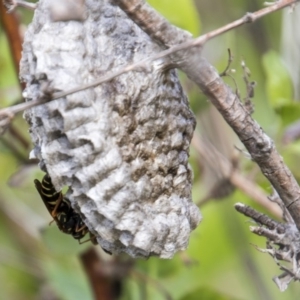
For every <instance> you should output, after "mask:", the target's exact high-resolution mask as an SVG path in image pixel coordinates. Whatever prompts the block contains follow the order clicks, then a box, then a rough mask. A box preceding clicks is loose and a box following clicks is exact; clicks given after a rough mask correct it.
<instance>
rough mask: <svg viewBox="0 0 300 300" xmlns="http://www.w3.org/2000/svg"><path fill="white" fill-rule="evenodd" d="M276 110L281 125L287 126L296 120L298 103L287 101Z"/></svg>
mask: <svg viewBox="0 0 300 300" xmlns="http://www.w3.org/2000/svg"><path fill="white" fill-rule="evenodd" d="M276 112H277V113H278V114H279V115H280V117H281V121H282V124H283V126H287V125H289V124H291V123H293V122H295V121H297V120H299V116H300V103H299V102H293V103H287V104H284V105H282V106H281V107H278V108H277V109H276Z"/></svg>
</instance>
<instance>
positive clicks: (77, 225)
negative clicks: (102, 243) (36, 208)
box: [34, 174, 97, 245]
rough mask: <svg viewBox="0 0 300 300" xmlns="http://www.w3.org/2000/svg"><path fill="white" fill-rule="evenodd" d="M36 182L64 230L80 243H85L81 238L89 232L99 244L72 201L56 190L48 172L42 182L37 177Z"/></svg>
mask: <svg viewBox="0 0 300 300" xmlns="http://www.w3.org/2000/svg"><path fill="white" fill-rule="evenodd" d="M34 184H35V187H36V189H37V191H38V192H39V194H40V196H41V198H42V200H43V202H44V204H45V206H46V208H47V209H48V211H49V213H50V214H51V216H52V217H53V220H54V221H55V223H56V224H57V226H58V228H59V229H60V230H61V231H62V232H64V233H66V234H71V235H72V236H73V238H74V239H76V240H78V241H79V243H80V244H82V243H84V242H81V241H80V240H81V239H82V238H83V237H84V236H85V235H86V234H87V233H90V239H89V240H90V241H91V242H92V243H93V244H95V245H96V244H97V241H96V237H95V235H93V234H92V233H91V232H90V231H89V229H88V228H87V226H86V225H85V224H84V222H83V220H82V218H81V216H80V214H79V213H77V212H76V211H75V210H74V209H73V208H72V206H71V203H70V201H69V200H68V199H67V198H65V197H64V196H63V194H62V192H57V191H56V190H55V188H54V186H53V184H52V181H51V178H50V176H49V175H48V174H46V175H45V176H44V177H43V179H42V182H40V181H39V180H37V179H35V180H34ZM89 240H87V241H89ZM85 242H86V241H85Z"/></svg>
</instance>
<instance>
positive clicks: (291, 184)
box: [115, 0, 300, 230]
mask: <svg viewBox="0 0 300 300" xmlns="http://www.w3.org/2000/svg"><path fill="white" fill-rule="evenodd" d="M296 2H297V1H291V0H282V1H277V2H276V3H274V4H273V5H272V6H269V7H267V8H264V9H262V10H260V11H258V12H256V13H251V14H249V13H247V14H246V16H245V17H243V18H241V19H240V20H238V21H236V22H233V23H231V24H229V25H227V26H224V28H223V29H222V30H221V29H219V30H217V31H215V32H212V33H211V34H210V35H209V36H208V37H207V39H209V38H211V37H212V36H215V34H216V32H218V34H219V33H220V32H224V31H227V30H229V29H231V28H233V27H237V26H239V25H241V24H243V23H245V22H253V21H255V20H256V19H258V18H259V17H262V16H264V15H266V14H268V13H270V12H273V11H276V10H278V9H281V8H284V7H286V6H289V5H292V4H294V3H296ZM115 3H116V4H117V5H119V6H120V8H121V9H123V10H124V11H125V12H126V13H127V14H128V16H129V17H130V18H131V19H132V20H133V21H134V22H136V23H137V24H138V25H139V26H141V28H143V30H144V31H145V32H146V33H148V34H149V35H150V36H151V37H152V38H154V39H155V40H157V41H158V42H159V43H160V44H163V45H165V47H166V48H168V47H170V46H172V45H174V43H176V42H178V41H183V42H187V41H188V40H189V39H190V37H189V36H188V34H187V33H186V32H185V31H180V30H175V29H174V26H172V25H171V24H169V23H168V22H167V21H166V20H164V19H163V18H162V17H161V16H160V15H159V14H158V13H157V12H155V11H154V10H152V9H150V8H149V7H148V5H147V4H146V3H145V1H143V0H119V1H115ZM149 20H151V21H149ZM151 24H156V26H155V27H151ZM158 29H159V30H158ZM197 40H198V39H196V40H193V41H194V44H195V45H199V44H200V43H197V42H196V41H197ZM203 42H204V39H203ZM177 47H178V46H177ZM170 57H171V60H172V63H173V64H174V65H176V66H177V67H178V68H180V69H181V70H182V71H183V72H185V73H186V75H187V76H188V77H189V78H190V79H191V80H193V81H194V82H195V83H196V84H197V85H198V86H199V88H200V89H201V91H202V92H203V93H204V94H205V95H206V96H207V97H208V98H209V99H210V101H211V102H212V104H213V105H214V106H215V107H216V108H217V109H218V111H219V112H220V113H221V115H222V116H223V118H224V119H225V120H226V122H227V123H228V124H229V125H230V126H231V128H232V129H233V130H234V131H235V133H236V134H237V135H238V137H239V139H240V140H241V142H242V143H243V144H244V145H245V147H246V148H247V150H248V151H249V153H250V155H251V157H252V159H253V160H254V161H255V162H256V163H257V164H258V165H259V167H260V169H261V171H262V173H263V174H264V175H265V176H266V178H267V179H268V180H269V181H270V182H271V184H272V185H273V187H274V188H275V189H276V191H277V192H278V194H279V196H280V197H281V199H282V201H283V202H284V204H285V206H286V208H287V209H288V211H289V212H290V214H291V216H292V218H293V220H294V221H295V224H296V226H297V228H298V229H299V230H300V201H299V200H300V189H299V186H298V183H297V181H296V179H295V178H294V176H293V174H292V173H291V171H290V170H289V168H288V167H287V166H286V165H285V164H284V162H283V159H282V157H281V156H280V154H279V153H278V152H277V150H276V148H275V145H274V143H273V141H272V139H271V138H270V137H269V136H268V135H267V134H266V133H265V132H264V131H263V129H262V128H261V127H260V125H259V124H258V123H257V122H256V121H255V120H254V119H253V118H252V116H251V115H250V114H249V113H248V111H247V109H245V107H244V106H243V104H242V102H241V99H239V98H238V96H237V95H236V94H235V93H234V92H233V91H232V89H231V88H230V87H229V86H228V85H226V84H225V83H224V81H223V80H222V78H221V77H220V76H219V74H218V73H217V71H216V70H215V68H214V67H213V66H212V65H210V64H209V63H208V62H207V61H206V59H205V58H204V57H201V55H200V51H199V47H192V48H187V49H185V50H183V51H178V52H176V53H174V54H172V55H170Z"/></svg>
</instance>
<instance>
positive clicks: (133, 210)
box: [20, 0, 201, 258]
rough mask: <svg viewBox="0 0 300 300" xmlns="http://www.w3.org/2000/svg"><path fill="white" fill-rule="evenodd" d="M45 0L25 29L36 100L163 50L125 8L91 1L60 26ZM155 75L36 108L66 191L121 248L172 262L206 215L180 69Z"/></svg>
mask: <svg viewBox="0 0 300 300" xmlns="http://www.w3.org/2000/svg"><path fill="white" fill-rule="evenodd" d="M51 1H52V0H41V1H39V4H38V8H37V9H36V11H35V15H34V19H33V21H32V24H31V25H30V26H29V28H28V31H27V32H26V35H25V42H24V49H23V57H22V61H21V74H20V76H21V78H22V79H23V80H24V81H25V82H26V84H27V87H26V90H25V92H26V98H27V100H28V101H30V100H32V99H36V98H38V97H40V95H41V94H43V93H44V92H45V89H46V90H47V89H51V90H54V91H67V90H69V89H71V88H74V87H77V86H80V85H83V84H86V83H90V82H93V81H95V80H96V79H98V78H99V77H101V76H103V75H104V74H107V73H108V72H111V71H115V70H118V69H120V68H121V67H122V66H125V65H127V64H130V63H133V62H137V61H140V60H142V59H144V58H146V57H148V56H150V55H153V54H155V53H157V52H159V51H161V50H162V49H161V48H160V47H159V46H158V45H157V44H155V43H154V42H152V41H151V39H150V38H149V37H148V36H147V35H146V34H145V33H144V32H143V31H142V30H141V29H140V28H139V27H138V26H137V25H135V24H134V23H133V22H132V21H131V20H130V19H128V17H127V16H126V15H125V14H124V13H123V11H121V10H120V9H119V8H118V7H116V6H112V5H111V4H109V3H108V1H100V0H87V1H86V2H85V13H84V16H85V18H84V19H83V20H79V21H78V20H77V21H64V22H63V21H58V22H53V21H52V20H51V18H50V12H49V5H50V4H51ZM162 66H163V62H162V61H160V62H159V63H158V62H156V63H154V64H153V68H152V70H150V72H149V71H148V72H145V71H139V72H131V73H126V74H124V75H122V76H119V77H117V78H115V79H113V80H112V81H111V82H108V83H105V84H102V85H99V86H97V87H95V88H89V89H87V90H84V91H81V92H77V93H74V94H71V95H69V96H67V97H65V98H63V99H58V100H55V101H51V102H49V103H47V104H45V105H41V106H38V107H34V108H32V109H30V110H27V111H26V113H25V118H26V120H27V121H28V123H29V125H30V134H31V138H32V141H33V143H34V146H35V147H34V149H33V150H32V153H31V156H32V157H36V158H38V159H39V160H40V167H41V168H42V170H44V171H46V170H47V172H48V173H49V175H50V176H51V178H52V182H53V184H54V186H55V188H56V189H57V190H58V191H59V190H61V189H62V188H63V187H64V186H68V187H69V190H68V193H67V197H68V198H69V199H70V201H71V203H72V206H73V207H74V209H75V210H77V211H78V212H80V213H81V214H82V216H83V218H84V221H85V223H86V225H87V226H88V227H89V229H90V231H91V232H92V233H94V234H95V235H96V236H97V240H98V242H99V244H100V245H101V246H102V247H103V248H105V249H106V250H108V251H110V252H112V253H120V252H127V253H128V254H129V255H131V256H133V257H148V256H151V255H157V256H160V257H162V258H170V257H172V256H173V255H174V253H175V252H176V251H178V250H183V249H185V248H186V247H187V245H188V239H189V235H190V232H191V231H192V230H193V229H195V228H196V226H197V224H198V223H199V221H200V219H201V217H200V213H199V211H198V208H197V207H196V206H195V205H194V204H193V203H192V201H191V185H192V171H191V169H190V167H189V165H188V156H189V144H190V141H191V138H192V135H193V130H194V127H195V119H194V116H193V114H192V112H191V111H190V109H189V104H188V100H187V98H186V96H185V94H184V93H183V91H182V88H181V86H180V83H179V80H178V78H177V75H176V72H175V71H174V70H165V69H164V68H163V67H162Z"/></svg>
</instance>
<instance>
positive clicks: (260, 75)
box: [0, 0, 300, 300]
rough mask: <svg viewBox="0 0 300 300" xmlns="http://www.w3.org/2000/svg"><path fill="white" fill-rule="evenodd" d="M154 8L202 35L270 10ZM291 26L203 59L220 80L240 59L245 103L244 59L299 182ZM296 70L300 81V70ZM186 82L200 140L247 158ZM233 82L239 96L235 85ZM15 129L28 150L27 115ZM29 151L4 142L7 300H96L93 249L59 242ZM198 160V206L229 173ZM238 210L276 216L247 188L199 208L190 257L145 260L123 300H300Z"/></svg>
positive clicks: (258, 101)
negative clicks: (86, 257) (84, 260)
mask: <svg viewBox="0 0 300 300" xmlns="http://www.w3.org/2000/svg"><path fill="white" fill-rule="evenodd" d="M148 2H149V3H150V4H151V5H153V6H154V7H155V8H157V10H159V11H160V12H161V13H162V14H163V15H164V16H165V17H166V18H168V19H169V20H170V21H171V22H172V23H173V24H175V25H177V26H179V27H181V28H183V29H185V30H188V31H190V32H192V33H193V35H194V36H198V35H200V34H202V33H206V32H208V31H209V30H212V29H215V28H218V27H219V26H222V25H225V24H227V23H228V22H231V21H234V20H235V19H237V18H240V17H242V16H243V15H244V14H245V13H246V12H248V11H255V10H258V9H260V8H262V7H263V6H262V5H263V1H258V0H254V1H247V0H230V1H229V0H223V1H220V0H195V1H192V0H151V1H148ZM17 15H18V16H19V18H20V20H21V22H22V24H24V25H23V26H25V25H26V24H28V22H29V21H30V19H31V18H32V13H31V12H29V11H26V10H24V9H18V10H17ZM284 20H285V19H283V18H282V12H276V13H274V14H272V15H268V16H266V17H264V18H263V19H261V20H258V21H257V22H256V23H254V24H247V25H245V26H242V27H241V28H238V29H236V30H234V31H231V32H228V33H226V34H224V35H222V36H220V37H217V38H215V39H214V40H212V41H210V42H209V43H208V44H207V45H205V47H204V49H203V55H204V56H206V57H207V58H208V59H209V61H211V63H212V64H213V65H214V66H216V68H217V69H218V70H219V72H222V71H223V70H224V69H225V68H226V65H227V62H228V52H227V49H228V48H230V49H231V52H232V54H233V56H234V61H233V63H232V65H231V68H232V69H235V70H236V71H235V73H231V75H232V76H234V78H235V82H236V86H237V87H238V89H239V92H240V94H241V95H242V98H243V97H245V95H246V87H245V83H244V81H243V79H242V77H243V70H242V68H241V66H240V65H241V60H242V59H243V60H245V62H246V64H247V67H248V68H249V69H250V71H251V80H254V81H256V82H257V86H256V88H255V97H254V99H253V102H254V107H255V112H254V114H253V116H254V118H255V119H256V120H257V121H258V122H259V124H260V125H261V126H262V127H263V128H264V130H265V131H266V132H267V134H269V135H270V136H271V137H272V138H273V139H274V140H275V143H276V145H277V147H278V149H279V151H280V152H281V154H282V156H283V157H284V159H285V162H286V163H287V164H288V166H289V167H290V168H291V170H292V172H293V173H294V174H295V176H296V178H297V179H298V178H299V177H300V173H299V170H300V168H299V166H298V161H299V154H300V143H299V141H294V142H292V143H290V144H285V143H283V136H284V133H285V130H286V128H287V127H288V126H289V125H290V124H292V123H293V122H294V121H296V120H297V119H299V112H300V106H299V102H297V100H299V99H295V96H294V95H296V93H295V91H294V89H293V85H292V79H291V77H290V73H289V71H288V70H289V67H288V66H287V65H286V64H285V61H284V60H283V57H282V48H283V47H292V43H293V42H295V41H293V40H291V41H289V40H288V41H286V40H285V43H289V42H290V43H291V44H290V45H282V44H281V40H282V35H283V34H285V32H284V28H285V27H284V26H285V24H284ZM20 30H21V31H22V30H24V27H21V28H20ZM295 30H296V29H295ZM298 43H299V41H298ZM298 52H299V49H298ZM295 67H296V68H298V72H299V68H300V66H299V65H297V66H295ZM180 76H181V78H182V83H183V85H184V87H185V90H186V91H187V93H188V95H189V98H190V103H191V107H192V108H193V110H194V113H195V114H196V116H197V120H198V127H197V129H196V133H195V135H197V136H199V137H201V138H205V139H209V141H211V143H212V144H213V145H214V146H215V147H217V149H218V151H219V152H220V153H222V154H223V155H224V156H226V157H227V158H228V160H231V159H232V157H233V153H234V148H235V146H237V147H239V148H241V149H242V150H244V149H243V147H242V146H241V145H240V143H239V142H238V140H237V138H236V137H235V136H234V134H232V132H231V131H230V130H228V128H225V126H223V125H222V126H219V125H218V124H219V122H220V121H219V118H218V116H216V114H213V116H214V117H213V118H211V119H210V122H211V123H207V122H206V123H205V122H204V121H203V120H204V119H205V118H206V117H205V115H206V116H207V115H210V112H211V108H210V105H209V103H208V101H207V99H206V98H205V97H204V96H203V95H202V93H201V92H200V91H199V90H198V89H197V87H195V86H194V85H193V83H191V82H190V81H188V80H187V79H186V77H185V76H184V74H180ZM225 81H226V82H227V83H228V84H229V85H231V86H232V88H233V89H235V88H236V86H235V83H234V81H233V80H232V79H231V78H230V77H227V78H225ZM18 101H21V92H20V88H19V84H18V78H17V75H16V73H15V70H14V67H13V64H12V60H11V55H10V51H9V47H8V41H7V39H6V36H5V33H4V31H3V28H0V107H1V108H2V107H6V106H8V105H11V104H14V103H16V102H18ZM204 123H205V125H204ZM13 126H14V128H17V130H18V132H20V133H21V134H22V136H24V137H25V139H26V141H27V142H28V143H30V140H29V134H28V129H27V128H28V127H27V124H26V123H25V121H24V120H23V119H22V116H21V115H19V116H18V117H17V118H16V119H15V120H14V122H13ZM213 127H215V128H213ZM25 144H26V143H25ZM25 144H24V143H22V142H20V140H18V139H17V138H16V137H15V136H14V135H13V134H12V133H11V132H10V131H8V132H7V133H6V134H5V135H4V136H1V139H0V232H1V234H0V299H5V300H6V299H12V300H19V299H20V300H23V299H35V300H37V299H62V300H81V299H87V300H88V299H93V296H92V292H91V290H90V287H89V283H88V279H87V277H86V274H85V272H84V270H83V268H82V264H81V262H80V259H79V256H78V255H79V254H80V253H82V252H84V251H85V250H86V249H87V248H88V247H89V246H90V245H88V244H89V243H86V244H84V245H78V243H77V241H75V240H73V239H72V238H69V237H68V236H65V235H63V234H62V233H60V232H59V230H58V229H57V228H56V226H54V225H52V226H48V225H49V222H50V221H51V218H50V216H49V214H48V212H47V211H46V209H45V207H44V205H43V203H42V201H40V198H39V195H38V194H37V192H36V190H35V188H34V184H33V180H34V178H41V177H42V173H41V172H40V171H39V169H38V167H37V165H36V164H32V163H30V162H29V161H28V155H29V151H30V147H25ZM237 160H238V161H239V170H240V172H241V174H243V175H245V176H248V177H251V180H252V181H253V182H254V184H255V185H257V186H260V187H261V188H263V189H264V190H265V191H266V193H270V192H271V186H270V184H269V183H268V182H267V181H266V180H265V179H264V178H263V176H262V175H261V174H260V172H259V171H258V169H257V167H256V166H255V165H254V163H252V162H251V161H250V160H249V159H248V158H247V155H244V154H243V153H242V154H241V153H239V154H238V158H237ZM190 161H191V164H192V167H193V170H194V175H195V179H194V188H193V199H194V201H195V202H198V201H199V200H200V199H202V198H203V197H205V196H206V195H207V194H208V193H209V190H210V188H211V187H212V186H213V183H215V182H217V181H218V178H220V177H222V174H220V173H221V171H220V167H219V165H218V159H216V160H215V165H214V166H210V167H209V172H205V170H207V168H208V167H207V161H206V158H205V157H203V156H200V155H199V153H198V152H197V150H196V149H195V148H194V147H192V149H191V160H190ZM221 192H222V191H220V193H221ZM216 198H221V196H220V195H218V196H216ZM236 202H243V203H247V204H250V205H252V206H254V207H256V208H257V209H259V210H260V211H263V212H265V213H268V212H267V211H266V210H265V209H264V208H262V207H260V206H259V205H258V204H256V203H254V202H253V200H252V199H251V197H250V196H249V195H246V194H245V193H243V192H242V191H240V190H239V189H235V190H233V189H231V190H230V192H229V193H225V197H222V199H220V200H219V201H214V200H213V199H212V200H211V201H207V203H206V204H205V205H203V207H202V208H201V212H202V214H203V220H202V222H201V224H200V225H199V227H198V228H197V229H196V230H195V231H194V232H193V233H192V235H191V239H190V245H189V247H188V249H187V251H186V252H184V253H179V254H177V255H176V256H175V257H174V259H172V260H160V259H157V258H150V259H148V260H137V261H136V262H135V264H134V265H133V266H132V268H131V269H130V270H129V271H128V272H127V273H126V276H124V277H123V278H122V288H121V298H120V299H122V300H135V299H150V300H152V299H155V300H156V299H158V300H159V299H176V300H194V299H203V300H218V299H224V300H225V299H233V300H234V299H240V300H241V299H243V300H252V299H262V300H267V299H275V300H276V299H291V300H292V299H298V297H299V296H298V297H297V295H299V294H300V284H299V283H292V284H291V285H290V287H289V288H288V290H287V291H285V292H284V293H281V292H280V291H279V290H278V288H277V287H276V285H275V284H274V283H273V281H272V277H273V276H275V275H279V274H280V272H281V271H280V270H279V268H278V266H277V265H276V264H275V262H274V261H273V260H272V258H271V257H270V256H268V255H267V254H263V253H260V252H258V251H257V250H256V249H255V248H254V247H253V246H252V245H251V244H255V245H258V246H260V247H262V248H263V247H264V246H265V241H264V239H263V238H259V237H257V236H254V235H253V234H251V233H250V232H249V230H248V227H249V222H247V219H246V218H245V217H243V216H240V215H238V214H237V213H236V212H235V210H234V208H233V205H234V203H236ZM98 248H100V247H98ZM99 252H100V255H101V257H102V259H103V261H104V262H105V263H108V264H109V262H110V261H112V260H114V258H111V257H110V256H108V255H106V254H104V253H103V252H102V251H101V250H100V249H99ZM121 260H122V259H120V261H121ZM115 264H116V262H115Z"/></svg>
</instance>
